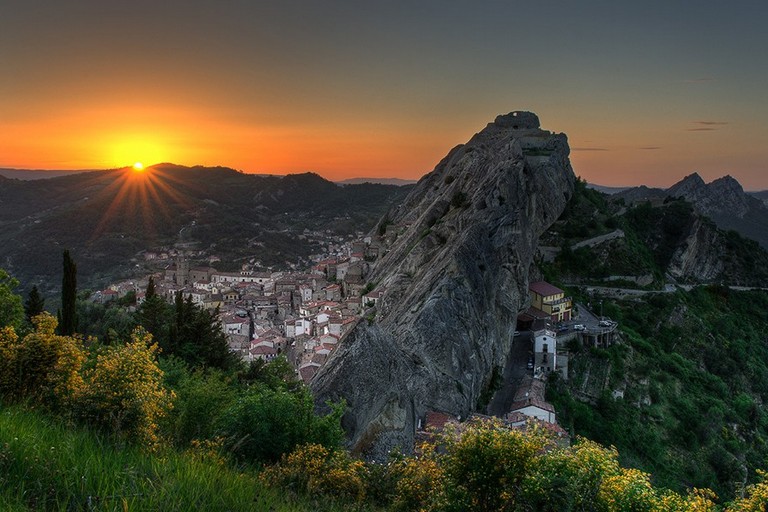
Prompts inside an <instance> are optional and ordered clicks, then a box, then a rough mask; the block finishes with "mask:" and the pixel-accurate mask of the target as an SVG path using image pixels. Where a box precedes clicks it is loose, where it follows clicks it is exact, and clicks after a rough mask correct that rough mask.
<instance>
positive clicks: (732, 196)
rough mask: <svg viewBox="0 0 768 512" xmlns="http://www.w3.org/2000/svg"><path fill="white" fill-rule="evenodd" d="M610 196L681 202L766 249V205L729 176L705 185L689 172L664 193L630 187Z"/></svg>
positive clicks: (637, 199)
mask: <svg viewBox="0 0 768 512" xmlns="http://www.w3.org/2000/svg"><path fill="white" fill-rule="evenodd" d="M614 197H615V198H616V199H624V200H625V202H626V203H628V204H633V203H637V202H644V201H651V202H652V203H654V204H658V203H659V202H661V201H663V200H664V199H666V198H667V197H672V198H682V199H685V200H686V201H688V202H689V203H691V204H692V205H693V207H694V209H695V210H696V212H697V213H699V214H701V215H704V216H706V217H709V218H711V219H712V220H713V221H714V222H715V224H717V227H719V228H720V229H724V230H733V231H736V232H738V233H739V234H740V235H742V236H744V237H747V238H751V239H752V240H755V241H756V242H758V243H759V244H760V245H762V246H763V248H765V249H768V206H766V205H765V204H764V202H763V200H761V199H759V198H758V197H753V195H752V194H748V193H746V192H744V189H743V188H742V186H741V184H740V183H739V182H738V181H736V180H735V179H734V178H732V177H731V176H723V177H722V178H718V179H716V180H714V181H712V182H711V183H705V182H704V180H703V179H702V178H701V176H699V175H698V174H697V173H693V174H691V175H689V176H686V177H685V178H683V179H682V180H680V181H679V182H678V183H675V184H674V185H672V186H671V187H669V188H668V189H666V190H662V189H657V188H647V187H634V188H631V189H628V190H625V191H622V192H619V193H617V194H615V196H614Z"/></svg>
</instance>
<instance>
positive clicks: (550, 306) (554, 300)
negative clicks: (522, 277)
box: [528, 281, 572, 322]
mask: <svg viewBox="0 0 768 512" xmlns="http://www.w3.org/2000/svg"><path fill="white" fill-rule="evenodd" d="M528 290H529V291H530V294H531V307H533V308H535V309H537V310H539V311H542V312H543V313H545V314H546V315H547V316H548V317H549V319H550V321H552V322H563V321H567V320H570V319H571V309H572V301H571V298H570V297H566V296H565V292H564V291H563V290H561V289H560V288H558V287H557V286H554V285H551V284H549V283H547V282H546V281H536V282H535V283H531V284H530V286H529V287H528Z"/></svg>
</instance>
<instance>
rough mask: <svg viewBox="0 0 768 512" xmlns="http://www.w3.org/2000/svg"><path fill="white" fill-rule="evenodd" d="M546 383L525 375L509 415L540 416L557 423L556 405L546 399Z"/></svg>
mask: <svg viewBox="0 0 768 512" xmlns="http://www.w3.org/2000/svg"><path fill="white" fill-rule="evenodd" d="M545 389H546V385H545V383H544V381H542V380H541V379H535V378H532V377H531V376H527V377H524V378H523V380H522V382H521V383H520V386H519V387H518V388H517V391H516V392H515V396H514V400H513V402H512V405H511V407H510V410H509V413H508V414H507V416H509V418H512V419H514V418H519V416H515V415H514V413H520V414H524V415H526V416H531V417H533V418H538V419H540V420H542V421H545V422H547V423H556V417H555V407H554V406H553V405H552V404H550V403H549V402H547V401H546V400H545V399H544V395H545Z"/></svg>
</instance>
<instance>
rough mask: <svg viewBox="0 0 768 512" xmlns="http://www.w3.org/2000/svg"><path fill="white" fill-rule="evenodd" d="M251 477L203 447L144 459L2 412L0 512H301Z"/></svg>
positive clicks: (33, 416) (47, 422)
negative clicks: (84, 511) (265, 511)
mask: <svg viewBox="0 0 768 512" xmlns="http://www.w3.org/2000/svg"><path fill="white" fill-rule="evenodd" d="M317 509H326V510H333V508H328V507H326V506H325V505H324V504H322V503H320V504H318V503H309V502H307V501H304V502H302V500H301V499H299V498H291V497H286V496H285V495H279V494H278V493H276V492H275V491H273V490H271V489H268V488H266V487H265V486H264V485H263V484H262V483H260V482H259V481H258V479H257V477H256V474H255V473H254V472H249V471H243V472H240V471H235V470H233V469H232V468H231V467H229V466H227V465H226V464H223V463H222V462H221V461H217V460H216V458H215V457H214V456H210V455H206V454H205V453H204V452H203V451H202V450H200V451H197V452H193V451H188V452H184V453H180V452H175V451H171V450H168V451H163V452H159V453H156V454H152V455H148V454H147V453H145V452H142V451H141V450H140V449H138V448H136V447H133V446H125V447H122V448H119V447H115V446H114V444H113V441H110V440H108V439H106V438H102V437H100V436H98V435H95V434H93V433H92V432H90V431H87V430H84V429H81V428H71V429H70V428H67V427H65V426H63V425H61V424H59V423H57V422H56V421H55V420H52V419H50V418H48V417H46V416H45V415H43V414H39V413H36V412H31V411H28V410H25V409H23V408H22V407H18V406H14V407H4V408H2V409H1V410H0V510H3V511H17V510H19V511H20V510H62V511H65V510H66V511H69V510H96V511H112V510H115V511H125V510H130V511H141V510H151V511H158V510H163V511H177V510H178V511H188V510H206V511H217V510H222V511H224V510H226V511H240V510H242V511H253V510H270V511H275V512H279V511H299V510H317Z"/></svg>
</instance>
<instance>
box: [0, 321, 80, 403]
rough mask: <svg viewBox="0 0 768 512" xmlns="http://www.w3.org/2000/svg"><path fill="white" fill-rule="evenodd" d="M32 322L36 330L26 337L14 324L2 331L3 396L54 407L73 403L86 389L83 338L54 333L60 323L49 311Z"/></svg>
mask: <svg viewBox="0 0 768 512" xmlns="http://www.w3.org/2000/svg"><path fill="white" fill-rule="evenodd" d="M32 323H33V325H34V326H35V331H34V332H32V333H30V334H28V335H26V336H25V337H24V338H23V339H22V340H19V338H18V336H17V335H16V333H15V331H14V329H13V328H11V327H6V328H4V329H3V330H2V331H0V395H3V396H5V397H6V398H7V399H11V400H21V399H32V400H33V401H35V402H38V403H41V404H43V405H46V406H48V407H50V408H51V409H59V408H62V407H66V406H69V405H71V404H72V403H73V402H74V401H76V400H77V399H78V398H79V396H80V394H81V393H82V391H83V380H82V377H81V376H80V370H81V367H82V365H83V363H84V361H85V359H86V356H85V351H84V349H83V346H82V341H81V340H80V339H78V338H74V337H71V336H58V335H56V334H54V331H55V329H56V324H57V322H56V319H55V318H54V317H53V316H51V315H50V314H49V313H43V314H41V315H38V316H36V317H34V318H33V319H32Z"/></svg>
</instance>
